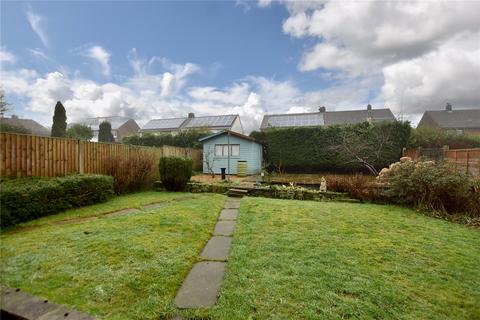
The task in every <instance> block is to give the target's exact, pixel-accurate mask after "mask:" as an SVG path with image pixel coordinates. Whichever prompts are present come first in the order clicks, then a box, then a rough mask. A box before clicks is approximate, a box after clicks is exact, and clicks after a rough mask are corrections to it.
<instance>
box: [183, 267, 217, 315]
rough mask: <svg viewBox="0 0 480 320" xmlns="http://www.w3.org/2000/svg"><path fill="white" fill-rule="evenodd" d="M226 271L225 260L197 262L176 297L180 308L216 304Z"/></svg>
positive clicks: (204, 306)
mask: <svg viewBox="0 0 480 320" xmlns="http://www.w3.org/2000/svg"><path fill="white" fill-rule="evenodd" d="M224 273H225V262H214V261H204V262H198V263H196V264H195V265H194V266H193V268H192V270H190V273H189V274H188V276H187V278H186V279H185V281H184V282H183V284H182V287H181V288H180V290H179V291H178V293H177V296H176V297H175V300H174V303H175V305H176V306H177V307H178V308H184V309H185V308H208V307H212V306H214V305H215V303H216V302H217V297H218V290H219V288H220V285H221V284H222V280H223V274H224Z"/></svg>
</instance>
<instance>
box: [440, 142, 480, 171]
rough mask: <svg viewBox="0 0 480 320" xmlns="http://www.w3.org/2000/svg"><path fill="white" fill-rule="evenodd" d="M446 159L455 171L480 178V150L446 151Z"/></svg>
mask: <svg viewBox="0 0 480 320" xmlns="http://www.w3.org/2000/svg"><path fill="white" fill-rule="evenodd" d="M444 159H445V163H450V164H451V165H452V167H453V168H454V169H455V171H457V172H470V173H471V174H472V175H474V176H477V177H480V148H476V149H453V150H445V152H444Z"/></svg>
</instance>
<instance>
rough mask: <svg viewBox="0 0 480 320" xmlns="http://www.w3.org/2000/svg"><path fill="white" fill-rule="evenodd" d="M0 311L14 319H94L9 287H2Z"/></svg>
mask: <svg viewBox="0 0 480 320" xmlns="http://www.w3.org/2000/svg"><path fill="white" fill-rule="evenodd" d="M1 309H2V313H5V314H7V315H9V316H10V317H12V318H14V319H35V320H57V319H72V320H94V318H93V317H91V316H89V315H87V314H85V313H81V312H78V311H75V310H72V309H69V308H67V307H65V306H62V305H58V304H54V303H50V302H48V301H47V300H43V299H40V298H39V297H36V296H33V295H31V294H28V293H26V292H22V291H18V290H16V289H11V288H2V294H1Z"/></svg>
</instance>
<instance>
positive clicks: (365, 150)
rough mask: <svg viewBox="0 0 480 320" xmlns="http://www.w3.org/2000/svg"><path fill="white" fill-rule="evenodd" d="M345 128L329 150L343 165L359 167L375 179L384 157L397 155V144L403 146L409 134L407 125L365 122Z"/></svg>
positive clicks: (406, 123)
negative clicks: (350, 164)
mask: <svg viewBox="0 0 480 320" xmlns="http://www.w3.org/2000/svg"><path fill="white" fill-rule="evenodd" d="M346 128H349V129H347V130H345V129H344V130H340V131H339V135H338V136H336V137H335V139H334V141H332V144H331V146H330V148H329V149H330V150H331V151H333V152H337V153H338V154H339V155H341V158H343V162H344V163H357V164H360V165H361V166H363V167H365V168H366V169H367V170H368V171H369V172H370V173H371V174H373V175H374V176H378V172H379V168H381V167H382V166H383V164H382V162H383V158H384V156H385V154H392V153H393V154H394V153H395V152H397V149H398V145H397V144H398V143H400V144H401V145H403V146H405V145H406V144H407V142H408V139H409V136H410V131H411V127H410V123H409V122H394V123H387V122H385V123H376V124H371V123H368V122H365V123H362V124H358V125H351V126H347V127H346ZM398 153H399V154H398V156H399V157H400V152H398Z"/></svg>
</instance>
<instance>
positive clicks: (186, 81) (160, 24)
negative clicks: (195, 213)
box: [0, 0, 480, 130]
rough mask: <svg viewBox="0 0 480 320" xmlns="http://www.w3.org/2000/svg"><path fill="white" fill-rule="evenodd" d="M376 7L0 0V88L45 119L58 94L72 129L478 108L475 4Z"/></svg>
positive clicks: (22, 111)
mask: <svg viewBox="0 0 480 320" xmlns="http://www.w3.org/2000/svg"><path fill="white" fill-rule="evenodd" d="M385 3H386V2H371V3H363V4H362V3H359V4H354V6H353V7H352V6H351V5H347V4H342V3H339V2H326V3H319V2H312V3H306V2H305V3H300V2H297V3H288V2H274V3H271V2H270V1H266V0H263V1H260V2H258V3H257V2H238V1H237V2H233V1H232V2H227V1H224V2H221V1H216V2H214V1H211V2H204V1H190V2H173V1H172V2H154V1H151V2H90V1H85V2H2V3H1V20H2V21H1V56H0V57H1V58H2V59H1V68H2V69H1V80H2V83H1V85H2V87H3V88H4V90H5V91H6V94H7V98H8V100H9V101H10V102H11V104H12V105H13V107H14V110H13V111H12V112H13V113H16V114H19V115H21V116H24V117H33V118H36V119H38V120H39V121H40V122H42V123H43V124H45V125H49V124H50V122H51V113H52V110H53V107H54V102H55V101H56V100H62V101H63V102H64V104H65V105H66V108H67V116H69V119H70V120H72V121H74V120H76V119H79V118H82V117H85V116H107V115H114V114H120V115H127V116H131V117H134V118H135V119H136V120H137V121H138V122H140V124H142V123H144V122H145V121H146V120H148V119H150V118H169V117H176V116H182V115H185V114H186V113H187V112H191V111H193V112H195V113H196V114H199V115H202V114H204V115H208V114H223V113H239V114H240V115H241V117H242V120H243V122H244V123H246V126H247V130H251V129H255V128H256V127H257V126H258V124H259V122H260V120H261V117H262V116H263V114H265V113H280V112H303V111H313V110H316V108H317V107H318V106H320V105H326V106H327V109H329V110H342V109H359V108H364V107H365V106H366V104H367V103H372V104H373V105H374V107H383V106H384V105H387V106H388V107H390V108H392V110H393V111H394V113H396V114H397V115H402V116H403V117H405V118H407V119H412V120H415V119H416V118H418V115H419V114H421V112H422V111H423V110H425V109H439V108H442V107H443V105H444V104H445V103H446V102H451V103H452V104H453V105H454V107H455V106H456V105H458V106H461V107H466V108H475V107H478V106H480V103H479V101H478V97H476V94H474V91H475V90H476V89H478V85H476V84H475V81H473V84H472V81H468V80H473V79H475V77H477V76H479V75H480V71H479V70H480V67H479V65H480V64H479V62H478V59H476V58H475V56H476V54H477V53H478V52H480V51H479V44H478V40H479V36H478V35H479V29H480V27H479V26H478V21H479V19H478V18H480V17H479V14H476V13H475V12H479V11H480V10H476V9H479V8H477V7H478V5H476V4H474V3H472V5H471V6H472V7H470V6H462V7H463V8H462V7H460V5H458V6H456V5H455V4H451V3H450V4H448V3H447V4H443V5H440V4H429V5H425V4H423V3H422V4H421V5H418V6H416V7H415V8H416V10H414V11H412V10H411V8H409V7H408V6H405V5H402V4H398V3H394V4H387V5H385ZM445 6H447V7H445ZM448 6H450V7H448ZM451 6H453V7H451ZM475 6H477V7H475ZM452 9H453V10H452ZM445 10H447V11H445ZM448 11H451V12H448ZM445 12H446V13H445ZM439 13H441V14H442V15H445V17H444V18H445V19H446V20H447V21H448V23H447V22H442V21H443V19H441V21H439V20H438V17H439ZM420 17H421V19H420ZM395 21H397V22H395ZM398 21H400V22H398ZM419 21H422V22H423V23H427V24H428V22H429V21H431V22H433V23H434V24H435V26H434V27H431V28H428V30H427V29H426V28H424V27H422V24H421V23H419ZM475 21H477V22H475ZM392 39H395V41H393V40H392ZM472 40H473V42H472ZM399 43H401V45H399ZM472 43H473V45H472ZM452 50H456V51H457V52H455V54H456V55H459V56H460V57H461V58H462V59H459V61H454V62H452V59H450V58H449V57H450V56H449V54H451V53H450V52H451V51H452ZM477 58H478V57H477ZM462 60H463V62H462ZM445 61H447V64H448V65H447V66H445ZM436 67H439V68H447V67H448V68H447V71H449V72H451V74H450V76H456V77H461V78H462V79H465V78H466V79H465V82H462V83H461V84H458V83H457V84H455V86H453V88H452V86H451V85H450V86H449V85H448V83H444V82H447V81H448V77H447V76H445V75H444V73H445V72H443V71H442V72H440V70H437V69H436ZM451 70H453V71H451ZM459 72H460V73H459ZM457 73H459V74H457ZM444 78H445V79H444ZM477 80H478V78H477ZM445 86H448V87H449V88H448V89H447V90H445V89H444V87H445ZM476 92H478V90H477V91H476ZM112 113H114V114H112Z"/></svg>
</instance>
